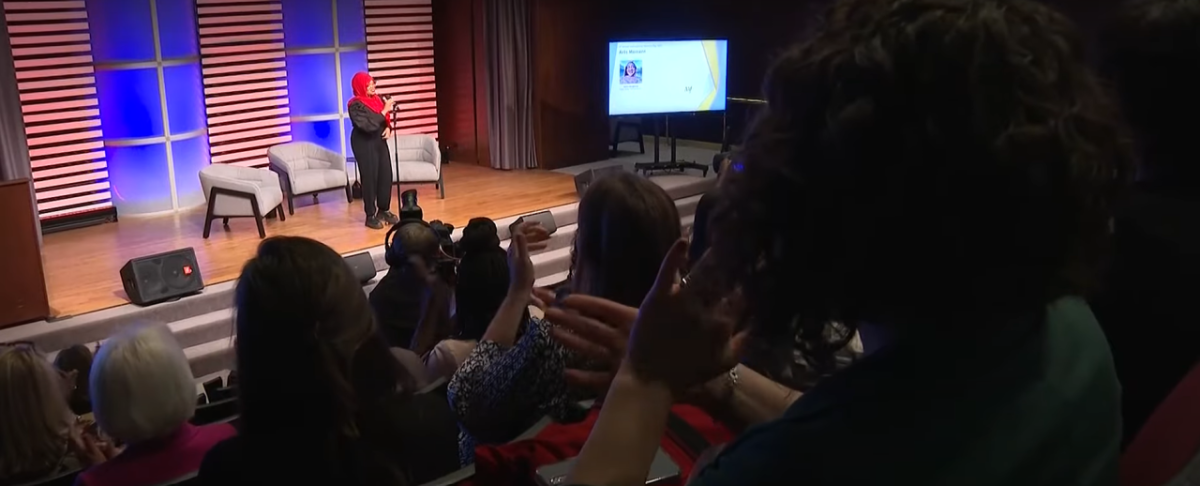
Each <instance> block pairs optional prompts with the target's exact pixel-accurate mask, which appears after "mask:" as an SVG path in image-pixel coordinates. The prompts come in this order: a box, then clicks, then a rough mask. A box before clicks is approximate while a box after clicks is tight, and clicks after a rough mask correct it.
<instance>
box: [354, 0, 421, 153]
mask: <svg viewBox="0 0 1200 486" xmlns="http://www.w3.org/2000/svg"><path fill="white" fill-rule="evenodd" d="M363 7H364V11H363V17H364V21H365V22H366V24H367V25H366V29H367V71H368V72H370V73H371V76H373V77H374V78H375V89H376V92H378V93H380V94H385V95H389V96H391V97H392V98H393V99H395V100H396V101H397V103H396V106H397V110H398V111H397V113H398V115H399V116H396V117H394V118H393V119H392V128H393V129H395V130H397V131H398V132H399V133H424V134H429V135H432V136H433V137H434V138H437V136H438V110H437V83H436V82H435V81H436V80H435V77H434V55H433V40H434V36H433V5H432V1H431V0H365V1H364V2H363Z"/></svg>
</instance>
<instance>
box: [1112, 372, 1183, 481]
mask: <svg viewBox="0 0 1200 486" xmlns="http://www.w3.org/2000/svg"><path fill="white" fill-rule="evenodd" d="M1198 482H1200V364H1197V365H1196V366H1195V367H1194V368H1192V371H1191V372H1189V373H1188V374H1187V376H1186V377H1184V378H1183V380H1182V381H1180V382H1179V384H1178V385H1176V386H1175V389H1174V390H1173V391H1171V394H1170V395H1167V398H1166V399H1165V400H1163V402H1162V404H1160V405H1159V406H1158V408H1157V409H1156V410H1155V411H1154V414H1153V415H1151V416H1150V419H1149V420H1147V421H1146V424H1145V425H1143V426H1142V429H1141V430H1140V431H1139V432H1138V434H1137V437H1135V438H1134V439H1133V442H1132V443H1130V444H1129V447H1128V448H1127V449H1125V454H1124V455H1123V456H1122V457H1121V486H1168V485H1170V486H1174V485H1179V486H1183V485H1188V484H1196V483H1198Z"/></svg>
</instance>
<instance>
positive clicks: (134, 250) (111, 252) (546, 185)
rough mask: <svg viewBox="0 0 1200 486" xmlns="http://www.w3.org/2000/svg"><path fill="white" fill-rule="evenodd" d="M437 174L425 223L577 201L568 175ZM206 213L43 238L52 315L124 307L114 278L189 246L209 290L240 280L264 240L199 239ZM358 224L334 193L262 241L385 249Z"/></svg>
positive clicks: (233, 224)
mask: <svg viewBox="0 0 1200 486" xmlns="http://www.w3.org/2000/svg"><path fill="white" fill-rule="evenodd" d="M443 170H444V171H445V173H444V176H445V180H446V199H438V196H437V192H436V190H435V189H434V188H433V185H431V184H422V185H420V186H413V187H415V188H417V189H418V193H419V204H420V205H421V209H422V210H424V213H425V220H426V221H433V220H435V219H440V220H442V221H445V222H448V223H451V224H453V225H454V227H455V228H461V227H462V226H465V225H466V223H467V221H468V220H470V219H471V218H473V217H476V216H486V217H489V218H492V219H499V218H504V217H508V216H515V215H518V214H523V213H529V212H534V211H538V210H542V209H547V208H551V207H555V206H561V205H564V204H570V203H572V202H575V201H576V200H578V197H577V196H576V195H575V183H574V179H573V178H572V177H571V176H570V175H566V174H560V173H556V172H548V171H541V170H534V171H512V172H508V171H499V170H492V169H489V168H485V167H479V166H473V165H464V164H448V165H446V166H444V168H443ZM406 189H409V187H408V186H401V187H400V190H406ZM399 205H400V202H399V199H398V198H395V197H394V198H393V199H392V208H393V209H392V211H393V212H398V211H397V209H398V208H399ZM285 206H286V204H285ZM204 211H205V208H204V207H198V208H192V209H188V210H185V211H182V212H180V213H177V214H168V215H161V216H144V217H133V216H130V217H122V218H121V220H120V221H119V222H116V223H108V224H103V225H98V226H92V227H87V228H80V229H75V230H69V231H63V232H60V233H53V234H48V235H45V238H44V244H43V246H42V260H43V262H44V265H45V270H46V286H47V287H48V290H49V293H50V307H51V313H52V314H53V315H54V317H55V318H62V317H67V316H72V315H79V314H83V313H87V312H93V311H97V310H101V309H105V308H109V307H115V306H118V305H122V304H125V303H128V299H127V298H126V296H125V291H124V290H123V289H122V288H121V278H120V275H119V272H120V269H121V266H122V265H124V264H125V262H126V261H128V260H129V259H131V258H136V257H139V256H144V255H150V254H154V253H160V252H164V251H170V250H175V249H179V248H186V247H189V246H190V247H193V248H195V249H196V258H197V259H198V261H199V264H200V270H201V273H202V274H203V275H204V283H205V284H206V285H212V284H216V283H221V282H226V281H229V280H233V279H235V278H237V276H238V274H239V273H240V272H241V269H242V265H243V264H244V263H245V262H246V260H247V259H249V258H250V257H251V256H253V255H254V251H255V249H256V248H257V247H258V244H259V242H260V241H261V240H260V239H259V238H258V231H257V230H256V229H255V226H254V220H253V219H252V218H238V219H231V220H229V230H228V231H226V230H224V229H223V228H222V227H221V221H220V220H217V221H214V222H213V229H212V234H211V235H210V236H209V238H208V239H207V240H205V239H204V238H203V236H202V232H203V227H204ZM364 219H365V215H364V213H363V209H362V201H360V200H355V201H354V203H353V204H346V196H345V194H344V193H343V192H338V191H331V192H327V193H323V194H321V195H320V202H319V203H318V204H315V205H314V204H313V203H312V198H311V197H308V196H301V197H298V198H296V214H295V215H293V216H288V218H287V221H283V222H280V221H279V220H277V219H268V220H266V221H265V226H266V230H267V237H271V236H278V235H294V236H307V237H309V238H313V239H316V240H318V241H321V242H324V243H325V244H327V245H329V246H330V247H332V248H333V249H334V250H337V251H338V252H339V253H348V252H353V251H359V250H364V249H367V248H372V247H375V246H379V245H382V244H383V237H384V234H385V231H384V230H378V231H377V230H372V229H370V228H367V227H366V226H364V225H363V220H364Z"/></svg>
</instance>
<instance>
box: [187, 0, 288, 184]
mask: <svg viewBox="0 0 1200 486" xmlns="http://www.w3.org/2000/svg"><path fill="white" fill-rule="evenodd" d="M196 23H197V24H198V28H199V39H200V66H201V77H202V78H203V79H204V105H205V111H206V112H207V113H206V114H207V115H208V144H209V151H210V152H211V154H212V163H214V164H236V165H243V166H248V167H263V166H266V165H267V148H268V147H270V146H272V145H276V144H280V143H285V142H290V141H292V135H291V129H292V128H291V124H290V120H289V117H288V113H289V111H288V85H287V70H286V69H284V51H283V10H282V8H281V6H280V0H196Z"/></svg>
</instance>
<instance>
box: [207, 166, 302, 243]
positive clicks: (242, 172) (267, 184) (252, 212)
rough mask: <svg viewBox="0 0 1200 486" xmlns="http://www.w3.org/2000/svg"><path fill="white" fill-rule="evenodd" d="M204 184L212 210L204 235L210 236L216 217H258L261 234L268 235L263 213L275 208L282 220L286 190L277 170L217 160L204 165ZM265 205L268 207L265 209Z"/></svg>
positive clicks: (272, 210) (209, 207)
mask: <svg viewBox="0 0 1200 486" xmlns="http://www.w3.org/2000/svg"><path fill="white" fill-rule="evenodd" d="M200 186H201V187H202V188H203V189H204V196H205V197H206V198H208V213H207V214H206V215H205V217H204V237H205V238H208V234H209V230H210V229H211V228H212V222H213V220H214V219H217V218H223V220H224V221H223V223H224V224H225V225H226V226H228V225H229V218H254V222H255V223H257V224H258V237H259V238H266V237H267V232H266V231H265V230H264V229H263V216H265V215H267V214H269V213H271V212H274V213H276V214H278V215H279V220H280V221H285V220H286V219H287V216H284V214H283V190H282V189H281V188H280V187H279V176H278V175H277V174H275V173H274V172H271V171H269V170H264V169H253V168H250V167H239V166H236V165H226V164H213V165H209V166H207V167H205V168H203V169H200ZM264 209H265V210H266V211H264Z"/></svg>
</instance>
